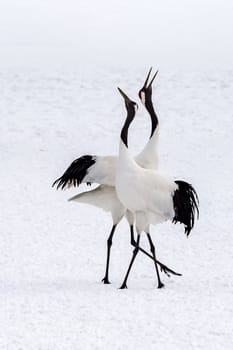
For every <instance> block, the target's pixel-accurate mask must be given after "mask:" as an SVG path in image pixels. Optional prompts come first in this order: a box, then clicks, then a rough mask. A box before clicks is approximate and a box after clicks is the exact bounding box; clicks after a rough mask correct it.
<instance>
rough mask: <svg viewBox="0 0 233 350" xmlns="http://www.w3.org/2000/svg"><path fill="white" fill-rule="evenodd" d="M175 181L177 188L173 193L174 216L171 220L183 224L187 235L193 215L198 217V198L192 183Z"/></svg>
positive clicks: (191, 224) (190, 228) (193, 219)
mask: <svg viewBox="0 0 233 350" xmlns="http://www.w3.org/2000/svg"><path fill="white" fill-rule="evenodd" d="M175 183H176V184H177V185H178V189H177V190H175V192H174V195H173V206H174V211H175V216H174V218H173V220H172V222H173V223H175V224H176V223H177V222H180V223H181V224H184V226H185V231H184V232H185V234H186V235H187V236H188V235H189V234H190V232H191V230H192V228H193V226H194V222H195V217H197V219H198V218H199V208H198V206H199V199H198V195H197V193H196V191H195V189H194V188H193V187H192V185H190V184H189V183H187V182H185V181H175Z"/></svg>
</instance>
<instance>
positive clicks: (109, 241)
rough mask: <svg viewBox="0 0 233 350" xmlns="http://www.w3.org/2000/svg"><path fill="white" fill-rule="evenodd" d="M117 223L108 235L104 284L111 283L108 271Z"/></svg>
mask: <svg viewBox="0 0 233 350" xmlns="http://www.w3.org/2000/svg"><path fill="white" fill-rule="evenodd" d="M116 226H117V225H113V226H112V230H111V232H110V235H109V237H108V240H107V263H106V271H105V276H104V278H103V279H102V282H104V284H110V282H109V279H108V272H109V262H110V253H111V246H112V238H113V235H114V232H115V229H116Z"/></svg>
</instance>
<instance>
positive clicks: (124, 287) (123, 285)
mask: <svg viewBox="0 0 233 350" xmlns="http://www.w3.org/2000/svg"><path fill="white" fill-rule="evenodd" d="M127 288H128V287H127V285H126V283H122V285H121V286H120V288H119V289H127Z"/></svg>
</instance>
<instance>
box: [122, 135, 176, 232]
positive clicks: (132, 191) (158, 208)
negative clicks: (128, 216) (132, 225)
mask: <svg viewBox="0 0 233 350" xmlns="http://www.w3.org/2000/svg"><path fill="white" fill-rule="evenodd" d="M176 189H177V185H176V183H175V182H174V181H172V180H171V179H169V178H168V177H166V176H164V175H162V174H159V173H158V172H157V171H156V170H152V169H144V168H142V167H141V166H140V165H139V164H138V163H136V162H135V160H134V159H133V158H132V157H131V156H130V154H129V150H128V148H127V147H126V146H125V144H124V143H123V142H122V140H121V141H120V147H119V159H118V164H117V170H116V192H117V196H118V198H119V200H120V201H121V202H122V204H123V205H124V206H125V207H126V208H127V209H128V210H129V211H130V212H132V213H133V214H134V215H135V218H136V228H137V231H138V233H140V232H141V231H145V230H148V229H149V224H151V223H153V224H157V223H160V222H163V221H165V220H169V219H172V218H173V217H174V209H173V201H172V195H173V193H174V191H175V190H176Z"/></svg>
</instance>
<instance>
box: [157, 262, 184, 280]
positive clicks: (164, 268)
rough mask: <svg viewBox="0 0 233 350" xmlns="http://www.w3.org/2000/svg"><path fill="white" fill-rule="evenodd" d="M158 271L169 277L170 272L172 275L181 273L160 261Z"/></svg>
mask: <svg viewBox="0 0 233 350" xmlns="http://www.w3.org/2000/svg"><path fill="white" fill-rule="evenodd" d="M160 271H161V272H163V273H165V274H166V275H167V276H168V277H171V274H172V275H175V276H182V274H181V273H178V272H176V271H174V270H172V269H169V267H167V266H166V265H164V264H162V263H160Z"/></svg>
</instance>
